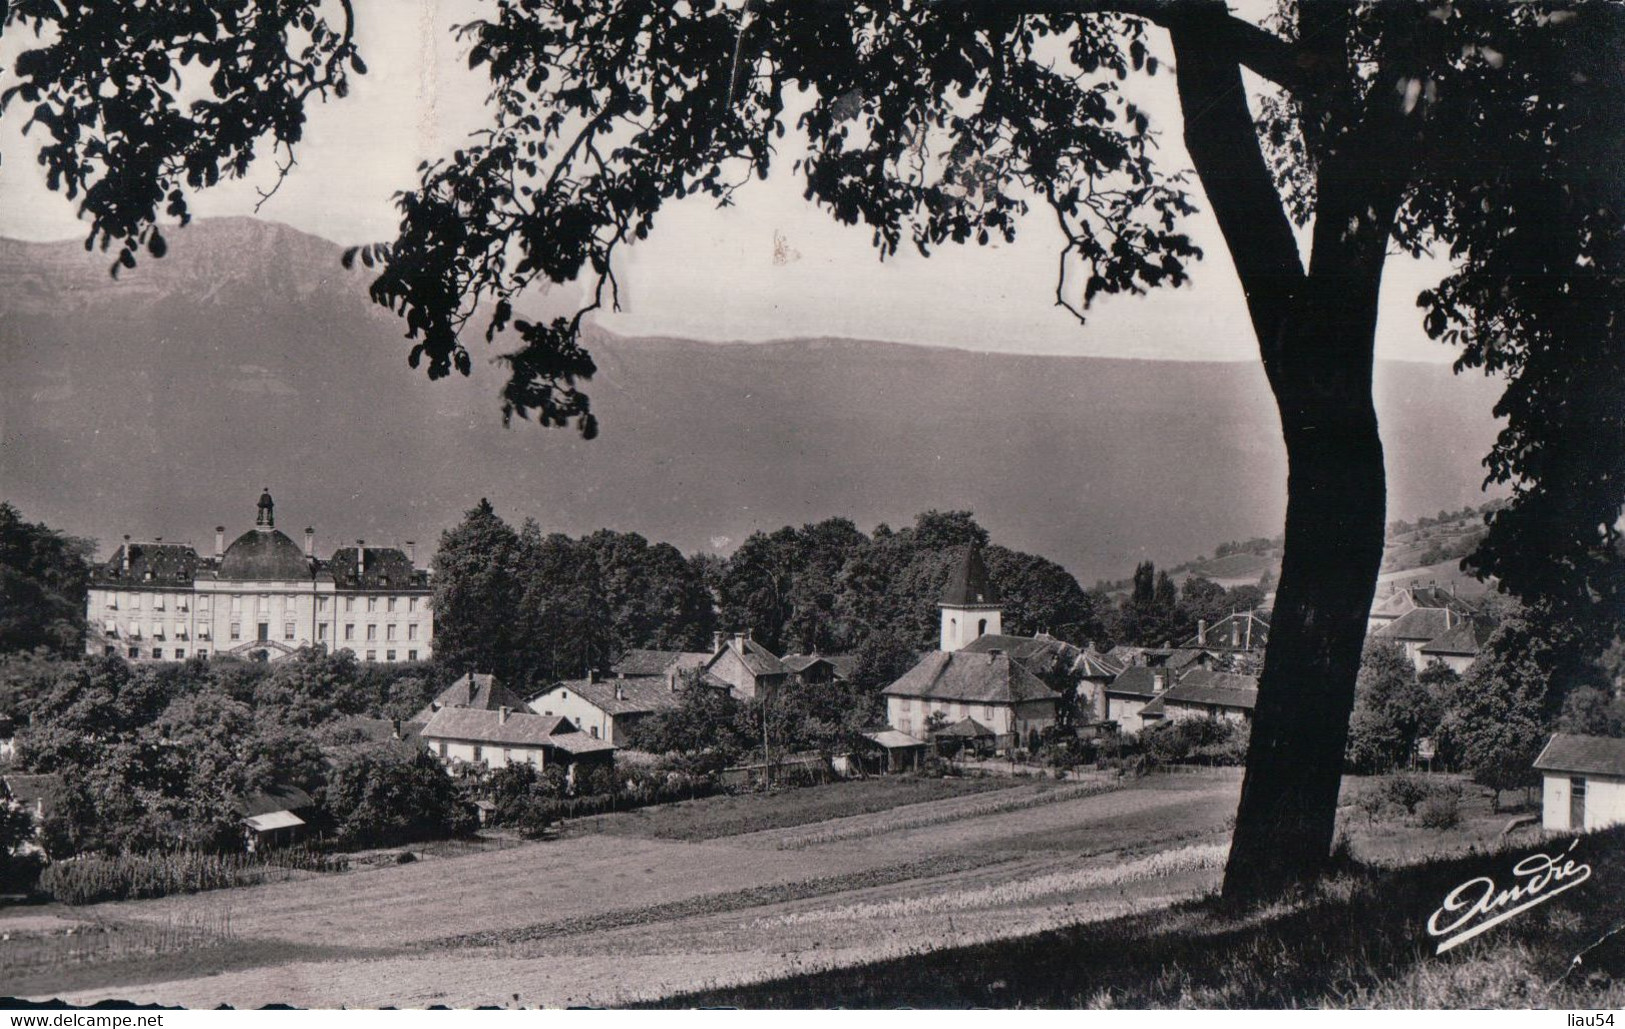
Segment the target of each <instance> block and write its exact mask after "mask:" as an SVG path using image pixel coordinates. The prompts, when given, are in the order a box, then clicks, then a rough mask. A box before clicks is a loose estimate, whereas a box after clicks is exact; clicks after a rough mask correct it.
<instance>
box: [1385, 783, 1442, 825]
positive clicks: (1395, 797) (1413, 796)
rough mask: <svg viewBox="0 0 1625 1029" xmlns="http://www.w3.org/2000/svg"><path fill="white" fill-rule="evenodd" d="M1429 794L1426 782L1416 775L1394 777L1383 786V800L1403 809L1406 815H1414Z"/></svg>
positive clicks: (1429, 790)
mask: <svg viewBox="0 0 1625 1029" xmlns="http://www.w3.org/2000/svg"><path fill="white" fill-rule="evenodd" d="M1431 792H1432V790H1431V788H1430V787H1429V786H1428V784H1427V782H1426V781H1424V780H1423V779H1422V778H1421V777H1420V776H1416V775H1396V776H1394V777H1393V778H1392V779H1389V780H1388V781H1387V782H1386V783H1385V784H1384V785H1383V799H1384V800H1386V801H1387V802H1388V803H1390V804H1392V805H1394V806H1395V807H1400V808H1404V809H1405V813H1406V814H1407V815H1414V814H1416V806H1417V805H1418V804H1420V803H1422V801H1424V800H1426V799H1427V797H1428V794H1429V793H1431Z"/></svg>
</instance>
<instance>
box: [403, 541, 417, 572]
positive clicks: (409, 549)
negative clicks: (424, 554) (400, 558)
mask: <svg viewBox="0 0 1625 1029" xmlns="http://www.w3.org/2000/svg"><path fill="white" fill-rule="evenodd" d="M406 559H407V560H408V561H410V562H412V567H414V568H416V567H417V563H418V541H417V540H407V541H406Z"/></svg>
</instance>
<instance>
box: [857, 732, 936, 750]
mask: <svg viewBox="0 0 1625 1029" xmlns="http://www.w3.org/2000/svg"><path fill="white" fill-rule="evenodd" d="M863 736H864V738H865V739H867V740H869V741H871V742H873V743H875V744H877V745H879V746H882V747H885V748H886V749H887V750H895V749H897V748H899V747H923V746H925V741H924V740H917V739H915V738H914V737H912V736H910V735H909V734H908V733H906V732H902V731H900V730H897V729H882V730H880V731H879V732H866V733H864V734H863Z"/></svg>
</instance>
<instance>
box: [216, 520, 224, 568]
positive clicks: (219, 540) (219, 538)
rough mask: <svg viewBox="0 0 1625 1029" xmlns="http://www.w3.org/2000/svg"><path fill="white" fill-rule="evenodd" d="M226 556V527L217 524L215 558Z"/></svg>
mask: <svg viewBox="0 0 1625 1029" xmlns="http://www.w3.org/2000/svg"><path fill="white" fill-rule="evenodd" d="M225 556H226V527H225V526H224V525H216V526H215V527H214V559H215V560H216V561H218V560H220V559H221V558H223V557H225Z"/></svg>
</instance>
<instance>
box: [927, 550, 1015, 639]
mask: <svg viewBox="0 0 1625 1029" xmlns="http://www.w3.org/2000/svg"><path fill="white" fill-rule="evenodd" d="M937 607H938V608H939V609H940V610H941V612H942V646H941V648H940V649H942V650H944V651H947V652H949V653H952V652H953V651H956V650H959V649H961V648H963V647H964V646H966V645H967V644H969V643H973V642H975V641H976V640H977V639H979V638H981V637H983V636H987V635H989V634H992V635H998V634H999V633H1000V632H1002V631H1003V630H1004V626H1003V624H1002V621H1003V620H1002V615H1003V613H1004V609H1003V606H1002V605H1001V604H1000V603H999V595H998V593H997V592H995V591H994V589H993V584H992V583H991V582H989V581H988V577H987V565H986V564H984V563H983V562H982V551H981V548H980V547H977V546H975V545H972V546H970V547H967V548H966V549H965V556H964V558H963V559H961V560H960V562H959V566H958V567H957V568H955V569H954V573H953V575H952V576H951V577H949V579H948V588H947V589H946V590H945V591H944V592H943V594H942V600H941V602H940V603H938V604H937Z"/></svg>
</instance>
